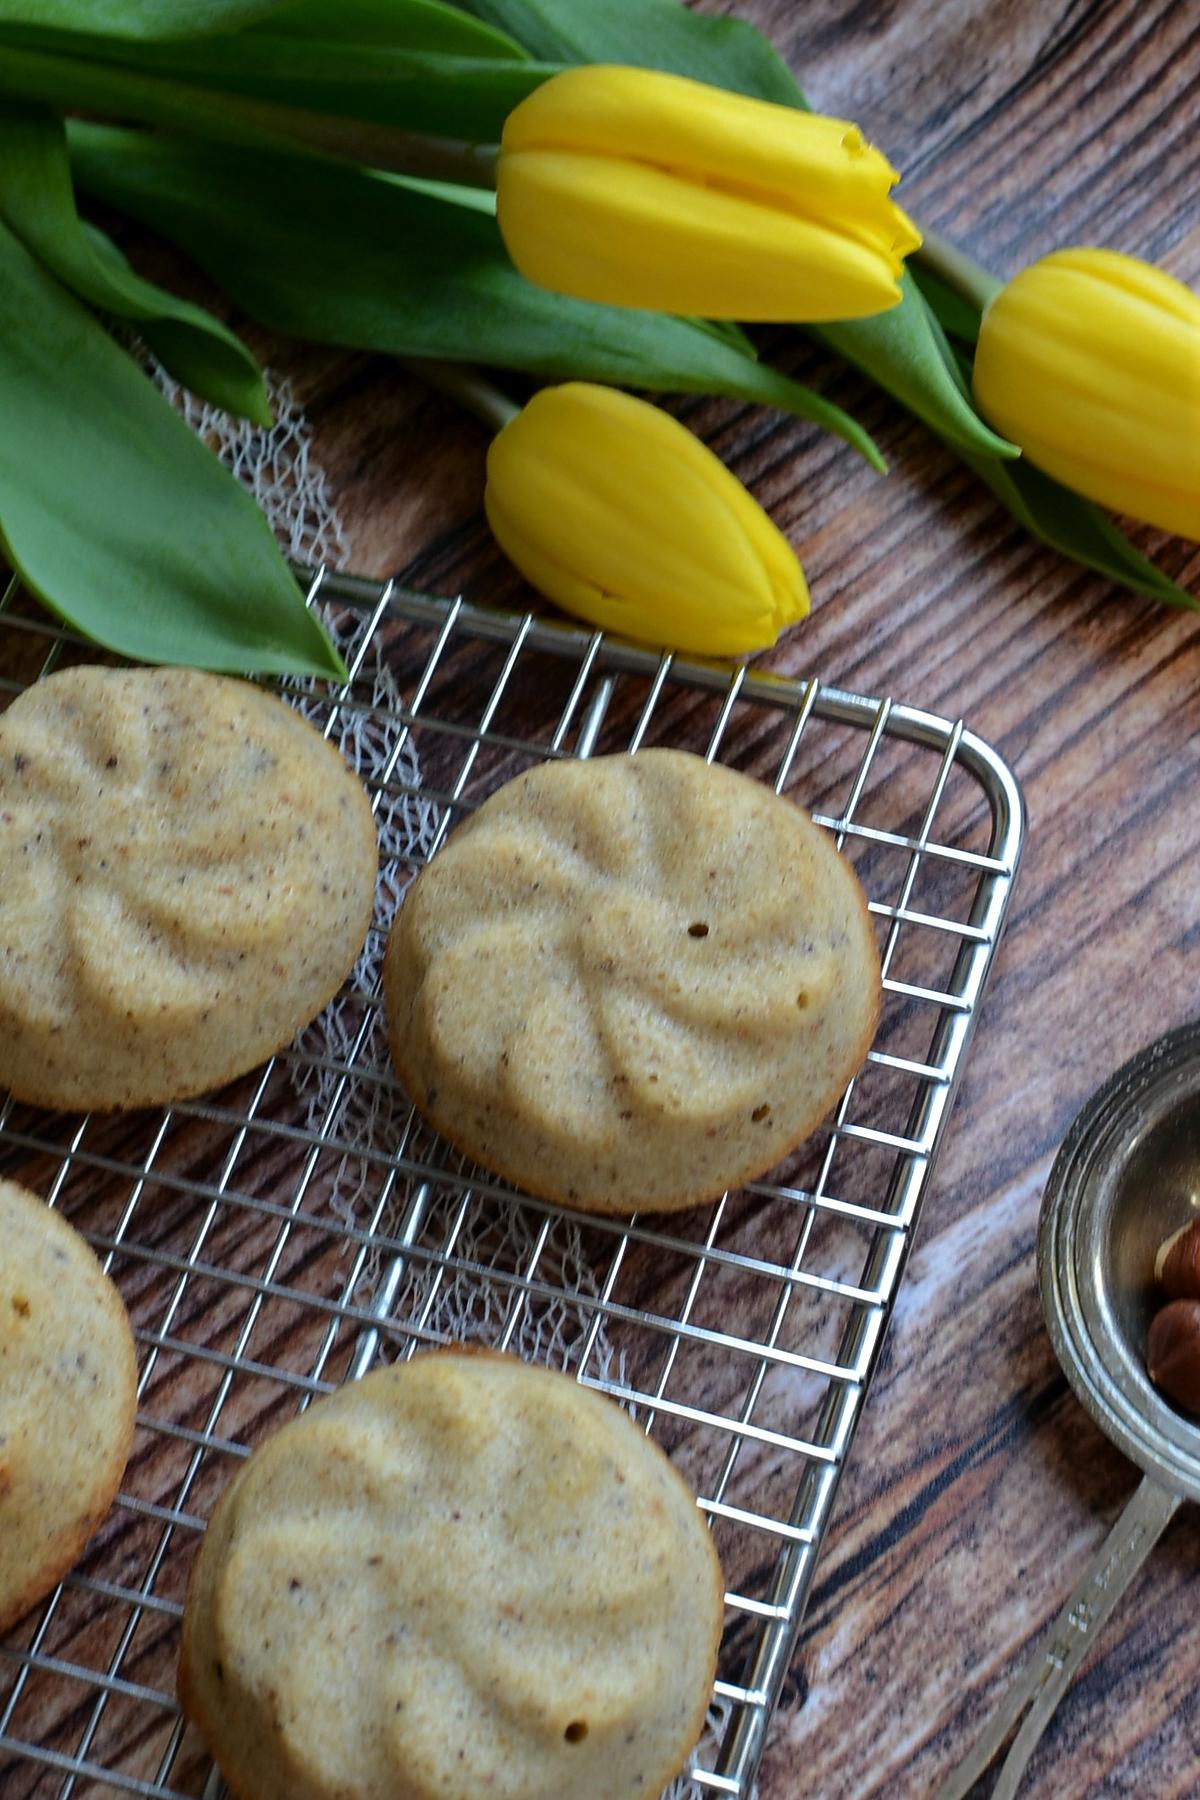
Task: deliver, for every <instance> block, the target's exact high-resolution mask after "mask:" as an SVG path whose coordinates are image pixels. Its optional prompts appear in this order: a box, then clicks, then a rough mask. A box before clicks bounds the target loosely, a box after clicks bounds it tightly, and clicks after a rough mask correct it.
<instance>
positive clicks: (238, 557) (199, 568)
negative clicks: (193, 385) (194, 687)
mask: <svg viewBox="0 0 1200 1800" xmlns="http://www.w3.org/2000/svg"><path fill="white" fill-rule="evenodd" d="M0 392H3V395H4V405H3V408H0V549H2V550H3V552H4V553H5V554H7V556H8V557H9V559H10V560H11V562H12V565H13V567H14V568H15V569H16V570H17V571H18V572H19V573H20V575H21V577H22V579H23V580H24V581H25V582H26V583H27V585H28V587H29V588H30V590H31V592H33V593H34V594H37V595H38V596H39V597H40V598H41V599H42V600H44V601H45V603H46V605H47V606H49V607H50V608H51V610H52V611H53V612H55V613H57V614H58V616H59V617H60V618H61V619H63V620H65V621H66V622H67V623H68V624H69V625H72V626H74V627H76V628H77V629H78V630H79V631H81V632H82V633H83V634H84V635H85V636H87V637H89V638H92V639H93V640H94V641H95V642H96V643H99V644H102V645H104V646H105V647H106V648H108V649H109V650H114V651H117V652H118V653H119V654H121V655H123V656H129V657H135V658H137V659H138V660H140V661H145V662H171V663H186V664H190V665H193V666H196V667H200V668H206V669H216V670H222V671H227V672H233V673H260V672H261V673H266V672H270V673H276V674H281V673H295V674H311V675H320V676H325V677H333V678H335V679H337V680H345V678H346V671H345V668H344V666H343V664H342V661H341V658H340V657H339V656H338V654H337V652H336V651H335V650H334V649H333V647H332V645H331V644H330V642H329V640H328V638H327V637H326V635H325V633H324V631H323V630H322V628H321V625H320V622H319V621H318V620H317V619H316V618H315V617H314V615H313V614H312V613H310V612H309V610H308V608H307V607H306V606H305V604H304V600H303V597H302V595H301V593H300V590H299V588H298V587H297V586H296V582H295V580H294V578H293V576H292V575H291V573H290V571H289V570H288V567H287V564H286V563H285V562H284V560H283V557H282V556H281V554H280V552H279V549H278V546H277V545H276V543H275V539H274V538H273V537H272V535H271V531H270V527H269V526H268V525H267V522H266V520H265V519H264V518H263V516H262V514H261V513H260V512H259V511H258V508H257V507H256V506H255V505H254V502H253V501H252V500H251V498H250V496H249V494H247V493H246V491H245V489H244V488H242V487H241V486H240V485H239V484H238V483H237V482H236V481H235V480H234V478H233V476H232V475H230V474H229V472H228V471H227V470H226V469H224V468H223V467H222V466H221V464H220V463H219V462H218V461H217V459H216V457H215V456H213V455H212V453H211V452H210V451H209V450H207V449H206V448H205V447H204V445H203V444H202V443H201V442H200V440H199V439H198V438H197V437H196V436H195V434H194V433H193V432H192V431H190V430H189V429H188V427H187V426H186V425H185V424H184V422H183V420H182V419H181V418H180V417H179V415H178V414H177V413H176V412H175V411H174V409H173V408H172V407H171V406H170V405H169V404H168V402H167V401H166V400H165V399H164V398H163V396H162V395H161V394H160V393H159V391H158V389H157V388H156V387H155V386H154V384H153V382H151V381H150V380H149V379H148V378H147V376H145V375H144V374H143V373H142V371H141V370H140V369H139V368H138V367H137V365H136V363H134V361H133V360H132V358H131V357H129V356H127V355H126V354H125V352H124V351H123V350H121V349H119V348H118V346H117V345H116V344H114V342H113V341H112V339H111V338H110V337H109V335H108V333H107V332H106V331H105V330H104V328H103V327H102V326H101V325H100V324H99V323H98V322H97V320H96V319H95V318H94V317H93V316H92V314H91V313H90V312H88V311H87V309H86V308H85V307H84V306H82V305H81V304H80V303H79V301H78V300H76V299H75V298H74V297H73V295H71V294H69V293H68V292H67V290H66V289H65V288H63V287H61V286H60V285H59V283H58V282H57V281H55V279H54V278H53V276H51V275H49V274H47V272H46V270H45V269H43V268H42V267H41V265H40V264H39V263H37V262H36V261H35V260H34V258H33V257H32V256H31V255H30V254H29V252H28V250H26V249H25V247H24V245H23V244H22V243H21V242H20V241H19V239H18V238H16V237H15V236H14V235H13V234H12V232H10V231H9V230H8V228H7V226H5V225H3V224H0Z"/></svg>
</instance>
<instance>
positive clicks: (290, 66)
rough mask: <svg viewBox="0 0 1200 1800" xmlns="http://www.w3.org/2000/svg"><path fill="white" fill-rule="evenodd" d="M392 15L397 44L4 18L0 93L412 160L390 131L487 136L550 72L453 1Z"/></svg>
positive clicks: (412, 5) (233, 138)
mask: <svg viewBox="0 0 1200 1800" xmlns="http://www.w3.org/2000/svg"><path fill="white" fill-rule="evenodd" d="M395 11H396V20H397V34H398V36H400V37H401V38H402V41H400V42H398V43H396V44H391V43H380V42H377V41H371V40H366V41H363V42H354V41H343V40H340V39H339V40H338V41H336V42H335V41H330V40H328V39H312V40H309V39H306V38H301V37H293V36H289V35H286V34H284V33H279V32H272V31H245V32H242V33H239V34H237V35H235V36H212V37H201V38H189V39H187V40H184V41H178V42H170V43H165V42H132V41H128V40H124V39H118V38H111V37H102V36H98V35H89V34H85V33H72V32H53V31H44V30H26V29H21V30H16V29H11V28H5V27H3V26H0V45H2V46H3V54H0V93H4V94H8V95H10V96H11V97H12V98H14V99H17V100H26V101H40V102H42V103H43V104H46V105H52V106H54V107H56V108H58V109H59V110H63V111H72V112H88V113H93V114H100V115H102V116H106V117H110V118H116V119H125V120H136V121H138V122H140V123H145V124H153V125H166V126H170V127H172V128H174V129H183V130H185V131H189V132H194V133H196V134H197V135H199V136H203V137H215V138H219V139H221V138H223V139H225V140H226V141H230V142H245V143H250V144H254V143H256V142H259V143H269V142H273V143H274V144H275V145H277V146H280V147H282V146H285V145H288V144H290V143H291V142H293V141H299V142H301V143H308V144H310V145H311V146H312V147H314V148H316V149H319V150H332V151H334V152H335V153H339V154H343V155H345V156H347V157H349V158H350V159H351V160H355V161H359V162H364V163H368V164H372V165H374V166H378V167H389V166H392V167H399V168H403V169H407V168H408V167H410V162H409V160H408V158H407V157H406V156H405V155H404V154H389V145H388V137H387V133H389V132H390V133H399V134H400V139H399V144H400V150H401V151H403V150H404V149H405V146H406V144H407V141H408V140H411V138H412V137H413V135H414V134H425V135H432V136H435V137H439V138H450V139H454V140H457V141H461V142H465V143H470V144H490V143H494V142H495V141H496V140H497V139H498V138H499V136H500V131H501V128H502V127H503V124H504V120H505V119H506V117H507V116H508V114H509V113H510V112H511V111H512V109H513V107H514V106H516V105H517V104H518V102H519V101H521V100H523V99H524V98H525V97H526V95H527V94H529V93H531V92H532V91H533V89H534V88H535V87H537V86H539V84H540V83H541V82H543V81H545V79H546V78H547V76H548V75H551V74H553V73H555V70H554V69H553V68H547V67H545V66H543V65H541V64H538V63H533V62H530V61H529V60H528V58H527V57H526V56H525V53H524V52H523V51H521V50H520V49H517V48H514V47H513V46H511V45H510V44H509V43H508V41H507V40H506V39H504V38H503V37H500V36H498V35H497V34H496V33H495V32H493V31H491V30H490V29H489V28H485V27H483V26H481V25H479V24H478V23H476V22H475V21H473V20H470V19H468V18H466V17H465V16H464V15H463V14H461V13H458V12H455V11H454V10H453V8H450V7H445V6H440V5H436V4H433V3H432V0H396V9H395ZM339 122H341V130H340V131H339V130H338V129H337V126H338V124H339ZM351 127H353V129H351Z"/></svg>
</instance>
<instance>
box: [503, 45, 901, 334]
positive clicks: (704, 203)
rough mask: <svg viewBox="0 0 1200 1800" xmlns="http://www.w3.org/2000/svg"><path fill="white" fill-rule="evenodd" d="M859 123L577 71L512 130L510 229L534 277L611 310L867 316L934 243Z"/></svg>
mask: <svg viewBox="0 0 1200 1800" xmlns="http://www.w3.org/2000/svg"><path fill="white" fill-rule="evenodd" d="M897 179H898V178H897V175H896V172H895V170H894V169H893V168H892V167H891V165H890V164H889V163H888V162H887V160H886V158H885V157H883V156H881V155H880V153H879V152H878V151H877V150H874V149H872V148H871V147H870V146H869V145H868V144H867V143H866V142H865V140H864V139H863V136H862V133H861V132H860V131H859V129H858V127H857V126H855V125H851V124H848V123H847V122H846V121H844V120H841V119H828V118H822V117H820V116H819V115H816V114H812V113H806V112H800V111H798V110H797V109H796V108H794V107H789V106H776V105H773V104H771V103H770V102H767V101H762V100H753V99H749V98H747V97H746V96H745V95H741V94H733V93H729V92H726V91H725V90H723V89H719V88H711V87H707V86H706V85H705V84H703V83H702V82H696V81H689V80H686V79H684V78H683V77H681V76H674V75H665V74H662V73H660V72H658V71H654V70H648V69H625V68H609V67H605V66H597V65H593V66H591V67H587V68H578V69H568V70H565V71H564V72H563V73H562V74H560V75H557V76H555V77H554V78H553V79H552V80H550V81H548V82H546V83H545V84H544V85H543V86H542V87H540V88H539V89H537V90H536V91H535V92H534V93H533V94H531V95H530V96H529V97H528V99H527V100H525V101H523V102H522V103H521V105H520V106H518V107H517V108H516V109H515V110H514V111H513V112H512V113H511V114H510V115H509V118H508V120H507V122H506V124H505V129H504V136H503V140H502V147H501V156H500V164H499V169H498V172H497V200H498V219H499V224H500V229H501V233H502V235H503V237H504V239H505V242H506V244H507V246H508V249H509V253H510V255H511V256H512V258H513V261H514V262H515V263H516V265H517V267H518V268H519V269H520V271H521V273H522V274H524V275H526V276H527V277H528V278H529V279H530V280H532V281H536V282H537V283H538V284H539V285H541V286H544V287H548V288H551V289H553V290H554V291H556V292H561V293H570V294H576V295H580V296H582V297H584V298H587V299H592V300H603V301H606V302H607V303H608V304H610V305H618V306H621V305H623V306H644V307H650V308H653V309H656V310H661V311H673V312H689V313H702V314H705V315H707V316H708V317H712V318H744V319H760V320H769V319H776V320H788V319H790V320H808V321H817V320H830V319H835V318H837V319H845V318H862V317H866V316H868V315H869V314H872V313H876V312H880V311H882V310H885V309H886V308H887V307H890V306H894V305H896V304H897V302H898V301H899V298H900V292H899V287H898V281H899V276H900V273H901V269H902V265H903V259H904V257H905V256H906V255H907V254H908V253H909V252H910V251H911V250H913V249H915V248H916V247H917V245H918V244H919V243H920V235H919V233H918V232H917V230H916V228H915V227H914V226H913V224H912V221H911V220H910V219H908V218H907V217H906V215H905V214H904V213H903V212H902V211H901V210H900V208H899V207H897V206H895V205H893V203H892V202H891V200H890V199H889V198H888V195H889V192H890V189H891V188H892V186H893V185H894V184H895V182H896V180H897Z"/></svg>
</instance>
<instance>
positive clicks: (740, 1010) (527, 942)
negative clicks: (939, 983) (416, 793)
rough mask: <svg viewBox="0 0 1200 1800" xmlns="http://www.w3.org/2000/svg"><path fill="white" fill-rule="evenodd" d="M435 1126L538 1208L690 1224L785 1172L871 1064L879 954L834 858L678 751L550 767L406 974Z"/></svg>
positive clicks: (518, 795) (757, 798) (854, 888)
mask: <svg viewBox="0 0 1200 1800" xmlns="http://www.w3.org/2000/svg"><path fill="white" fill-rule="evenodd" d="M384 991H385V995H386V1000H387V1017H388V1034H389V1038H390V1042H391V1049H392V1057H393V1060H394V1062H395V1064H396V1068H397V1070H398V1072H399V1074H400V1078H401V1080H402V1081H403V1083H404V1085H405V1087H406V1089H407V1090H408V1093H409V1094H410V1095H411V1097H412V1099H413V1101H414V1102H415V1104H416V1106H417V1107H418V1108H419V1110H420V1111H421V1112H422V1113H423V1114H424V1115H425V1117H426V1118H427V1119H429V1120H430V1121H431V1123H432V1124H433V1125H435V1126H436V1127H437V1129H438V1130H439V1131H440V1132H441V1133H442V1135H443V1136H444V1137H446V1138H448V1139H449V1140H450V1142H451V1143H453V1144H455V1145H457V1146H458V1148H459V1149H461V1150H464V1151H466V1152H467V1153H468V1154H469V1155H470V1156H472V1157H474V1158H475V1160H476V1161H477V1162H479V1163H481V1164H482V1165H483V1166H484V1167H485V1168H487V1169H490V1170H492V1171H494V1172H495V1173H496V1174H498V1175H502V1176H504V1177H506V1178H507V1179H508V1180H510V1181H512V1182H515V1183H516V1184H517V1185H518V1186H520V1187H523V1188H525V1189H527V1190H528V1191H529V1192H530V1193H534V1194H540V1195H542V1196H543V1197H545V1198H546V1199H550V1200H557V1201H559V1202H563V1203H567V1204H569V1205H572V1206H578V1207H581V1208H583V1209H585V1210H589V1211H593V1212H606V1213H624V1212H630V1211H632V1210H633V1209H634V1208H635V1207H640V1206H645V1207H650V1208H656V1209H659V1210H668V1209H672V1208H675V1209H678V1208H681V1207H685V1206H691V1205H693V1204H695V1203H697V1202H699V1201H702V1200H707V1199H711V1198H713V1197H715V1196H716V1195H719V1194H720V1193H722V1192H723V1191H724V1189H725V1188H727V1187H733V1186H736V1185H737V1184H739V1183H740V1182H743V1181H748V1180H750V1179H752V1178H753V1177H754V1176H756V1175H760V1174H762V1173H763V1172H764V1171H765V1170H767V1169H769V1168H771V1167H772V1166H773V1164H775V1163H777V1162H778V1161H779V1160H780V1159H781V1158H782V1157H783V1156H785V1155H786V1154H787V1152H788V1151H790V1150H791V1149H793V1148H794V1146H795V1145H796V1144H798V1143H799V1142H800V1141H801V1140H802V1139H804V1138H805V1137H807V1136H808V1135H809V1133H810V1132H812V1131H813V1129H814V1128H815V1127H816V1126H817V1125H818V1124H819V1123H820V1121H821V1119H822V1118H823V1117H824V1115H825V1113H826V1112H828V1110H829V1108H830V1107H831V1106H832V1105H833V1103H834V1101H835V1100H836V1099H837V1097H838V1095H839V1093H840V1092H841V1090H842V1088H843V1087H844V1086H845V1083H846V1081H847V1079H848V1078H849V1077H850V1076H851V1075H852V1074H853V1073H854V1071H855V1070H856V1069H857V1068H858V1066H859V1064H860V1063H861V1061H862V1059H863V1057H864V1056H865V1055H866V1052H867V1048H868V1046H869V1044H870V1042H871V1038H872V1035H873V1033H874V1029H875V1023H876V1018H877V1016H878V1010H879V993H880V980H879V958H878V954H877V952H876V949H875V940H874V934H873V932H872V929H871V924H870V920H869V918H868V915H867V906H866V901H865V898H864V896H863V893H862V889H861V888H860V887H859V884H858V881H857V879H856V877H855V875H854V873H853V871H852V870H851V868H850V866H849V864H848V863H846V862H845V861H843V859H842V858H841V857H840V856H839V855H838V853H837V851H836V849H835V848H834V845H833V843H832V841H831V839H830V838H829V837H828V836H827V835H826V834H825V833H824V832H822V831H820V830H819V829H818V828H817V827H816V826H815V825H813V823H812V821H811V820H810V819H809V818H808V817H807V816H806V815H805V814H804V813H803V812H802V811H800V810H799V809H798V808H797V807H795V806H794V805H792V803H791V802H790V801H787V800H782V799H780V798H779V796H778V795H776V794H774V793H772V792H771V790H770V789H768V788H765V787H763V786H762V784H761V783H759V782H757V781H753V780H751V779H750V778H749V777H748V776H745V775H739V774H736V773H735V772H734V771H733V770H731V769H726V768H721V767H719V766H717V765H709V764H707V763H705V762H703V761H702V760H701V759H700V758H699V757H696V756H689V755H686V754H685V753H683V752H681V751H674V750H643V751H641V752H639V753H638V754H637V755H636V756H612V757H598V758H595V759H593V760H592V761H590V762H582V763H581V762H561V763H552V764H547V765H545V766H543V767H539V768H535V769H531V770H529V771H528V773H526V774H524V775H521V776H519V777H518V778H517V779H516V780H515V781H511V782H509V783H508V784H507V785H506V786H505V787H503V788H501V789H500V790H499V791H498V792H497V793H495V794H493V795H492V797H491V798H490V799H489V800H487V801H485V802H484V804H483V805H482V806H481V807H480V808H479V810H478V812H477V813H475V814H474V816H473V817H472V818H471V819H470V820H468V821H467V823H466V824H464V825H461V826H460V827H459V828H458V830H457V831H456V832H454V834H453V835H452V837H451V838H450V839H449V841H448V843H447V844H446V846H445V847H444V848H443V849H442V850H440V851H439V852H438V854H437V855H436V856H435V857H434V858H433V860H432V861H431V862H430V863H429V865H428V866H427V867H426V868H425V869H423V870H422V872H421V873H420V875H419V876H418V877H417V879H416V881H415V882H414V883H413V885H412V886H411V888H410V889H409V891H408V894H407V896H406V898H405V901H404V904H403V906H402V907H401V909H400V912H399V914H398V915H397V918H396V920H395V923H394V924H393V927H392V932H391V936H390V939H389V942H388V949H387V957H386V961H385V965H384Z"/></svg>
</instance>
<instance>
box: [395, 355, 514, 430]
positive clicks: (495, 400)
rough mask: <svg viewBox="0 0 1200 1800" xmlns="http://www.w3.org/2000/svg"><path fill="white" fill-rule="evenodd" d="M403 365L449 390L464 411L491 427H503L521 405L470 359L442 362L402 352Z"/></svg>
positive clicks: (447, 392) (451, 396)
mask: <svg viewBox="0 0 1200 1800" xmlns="http://www.w3.org/2000/svg"><path fill="white" fill-rule="evenodd" d="M401 361H402V362H403V363H404V366H405V368H406V369H411V370H412V372H413V374H414V375H419V376H420V378H421V380H422V381H425V382H428V384H429V386H430V387H434V388H438V389H439V390H440V391H441V392H442V393H443V394H448V395H449V396H450V398H451V399H452V400H457V401H458V403H459V405H460V406H462V407H465V408H466V410H467V412H469V413H474V415H475V417H476V418H477V419H482V421H483V423H484V424H485V425H487V426H490V427H491V429H492V430H493V431H503V429H504V427H505V426H506V425H507V424H508V422H509V420H510V419H515V418H516V416H517V414H518V413H519V412H520V410H521V409H520V407H519V406H518V405H517V403H516V401H515V400H510V399H509V397H508V395H507V394H503V393H501V391H500V389H499V388H498V387H493V385H492V383H491V382H490V381H489V380H488V379H487V377H486V376H484V375H481V374H480V373H479V370H478V369H473V368H472V367H471V366H470V364H469V363H455V362H441V361H438V360H437V359H436V358H433V357H425V356H405V357H402V358H401Z"/></svg>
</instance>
